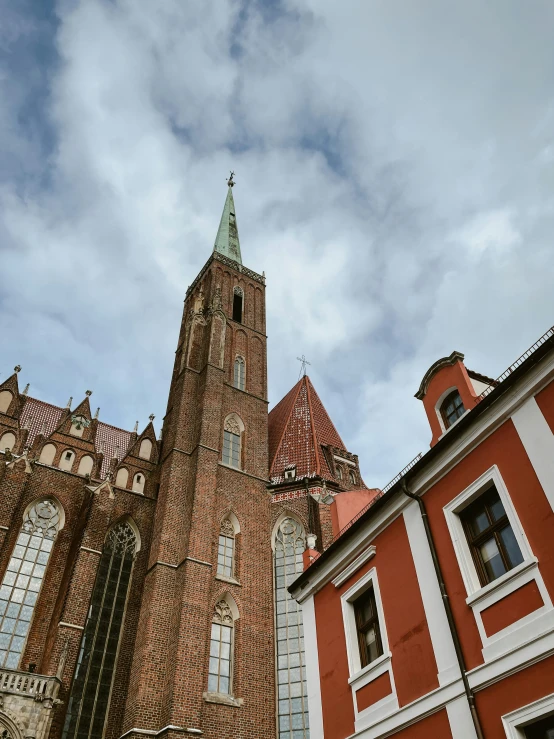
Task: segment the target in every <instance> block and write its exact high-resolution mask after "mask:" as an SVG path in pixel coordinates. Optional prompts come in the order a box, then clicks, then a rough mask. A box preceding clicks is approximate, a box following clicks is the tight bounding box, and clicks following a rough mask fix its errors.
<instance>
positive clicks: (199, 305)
mask: <svg viewBox="0 0 554 739" xmlns="http://www.w3.org/2000/svg"><path fill="white" fill-rule="evenodd" d="M203 310H204V290H203V289H202V286H200V290H199V291H198V294H197V295H196V297H195V298H194V312H195V313H202V311H203Z"/></svg>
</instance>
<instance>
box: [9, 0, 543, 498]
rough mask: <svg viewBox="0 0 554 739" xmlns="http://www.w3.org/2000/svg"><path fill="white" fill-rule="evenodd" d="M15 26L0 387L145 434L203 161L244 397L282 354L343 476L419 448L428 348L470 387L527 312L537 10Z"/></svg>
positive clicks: (163, 15) (279, 377)
mask: <svg viewBox="0 0 554 739" xmlns="http://www.w3.org/2000/svg"><path fill="white" fill-rule="evenodd" d="M31 10H32V8H25V7H23V9H22V10H19V4H18V3H15V1H13V2H12V3H11V5H10V13H9V14H8V15H6V17H7V18H8V24H9V27H8V28H7V30H5V32H4V34H3V36H2V39H0V42H1V43H2V44H3V48H7V49H8V51H10V52H11V54H12V57H11V61H9V62H8V63H7V66H4V67H0V88H1V89H0V92H2V100H3V104H2V106H1V107H0V131H1V132H2V134H3V135H2V143H1V144H0V163H1V164H2V165H3V166H2V173H1V175H0V177H1V183H2V184H1V187H0V203H1V208H2V217H1V218H0V248H1V250H2V278H3V290H2V296H1V303H0V331H1V332H2V337H3V352H2V355H3V360H4V361H3V362H2V367H0V371H1V373H2V374H1V375H0V376H5V374H6V373H7V372H9V371H10V370H11V367H12V366H13V365H14V364H15V363H16V362H19V363H21V364H22V365H23V367H24V370H23V373H22V374H23V375H24V377H22V379H23V380H24V381H30V382H31V383H32V389H34V390H35V392H36V393H37V394H39V395H40V397H42V398H44V399H45V400H52V401H54V402H59V403H64V402H65V401H66V400H67V396H69V395H74V396H76V397H80V395H82V394H83V393H84V390H85V389H86V388H87V387H89V386H93V389H94V390H95V395H94V397H95V399H97V402H98V404H99V405H101V406H102V409H103V410H102V414H101V415H102V416H103V417H104V418H105V419H106V420H107V421H110V422H112V423H115V424H118V425H126V426H130V425H132V424H133V423H134V420H135V418H136V416H137V415H138V416H139V417H140V418H141V422H145V421H146V418H147V416H148V414H149V413H150V412H151V411H152V410H154V412H156V415H157V417H158V418H161V417H162V416H163V411H164V406H165V400H166V397H167V383H168V379H169V376H170V368H171V365H172V354H173V351H174V349H175V341H176V337H177V331H178V326H179V321H180V311H181V308H182V299H183V297H184V293H185V290H186V287H187V285H188V284H190V282H191V281H192V280H193V279H194V277H195V275H196V273H197V272H198V270H199V269H200V268H201V266H202V264H203V263H204V262H205V261H206V259H207V258H208V256H209V253H210V251H211V248H212V246H213V240H214V237H215V233H216V230H217V225H218V223H219V217H220V213H221V208H222V206H223V199H224V196H225V184H224V179H225V176H226V174H227V172H228V170H229V169H231V168H232V169H235V170H236V172H237V182H238V184H237V187H236V189H235V200H236V203H237V211H238V213H237V215H238V224H239V230H240V234H241V244H242V252H243V259H244V262H245V264H247V265H248V266H249V267H251V268H253V269H255V270H257V271H259V272H261V271H262V270H264V271H265V272H266V276H267V284H268V293H267V297H268V334H269V383H270V399H271V401H272V402H275V401H277V400H278V399H279V398H280V397H281V396H282V395H283V394H284V393H285V392H286V391H287V390H288V389H289V388H290V386H291V385H292V384H293V383H294V382H295V380H296V378H297V376H298V369H299V367H298V363H297V362H296V357H297V356H298V355H300V354H302V353H305V354H306V355H307V356H308V359H309V360H310V361H311V362H312V365H311V367H310V373H311V375H312V377H313V380H314V383H315V386H316V388H317V389H318V392H319V393H320V395H321V397H322V400H323V401H324V403H325V404H326V405H327V407H328V410H329V412H330V414H331V416H332V418H333V419H334V421H335V423H336V425H337V427H338V429H339V431H340V433H341V435H342V436H343V438H344V439H345V441H346V443H347V444H348V445H349V448H351V450H352V451H354V452H356V453H358V454H359V456H360V460H361V463H362V468H363V472H364V476H365V478H366V481H367V482H368V483H369V484H383V483H384V482H386V481H387V479H389V478H390V477H392V476H393V475H394V474H395V473H396V472H397V471H398V469H399V468H400V467H402V466H403V465H404V464H405V463H406V462H407V461H409V459H410V458H411V457H412V456H414V454H415V453H416V452H417V451H419V450H422V449H424V448H425V447H426V445H427V444H428V441H429V436H430V435H429V433H428V429H427V426H426V421H425V418H424V415H423V409H422V407H421V405H420V404H419V403H418V401H416V400H415V399H414V398H413V393H414V392H415V390H416V389H417V386H418V384H419V381H420V379H421V376H422V375H423V373H424V372H425V370H426V369H427V367H428V366H429V365H430V364H431V363H432V362H433V361H434V360H436V359H437V358H438V357H439V356H442V355H445V354H449V353H450V352H451V351H452V350H453V349H458V350H460V351H463V352H464V353H465V354H466V358H467V362H468V365H469V366H470V367H472V368H474V369H477V370H482V371H484V372H487V373H491V374H497V373H500V372H501V371H502V369H504V367H505V366H506V365H508V364H509V363H510V362H511V361H512V360H513V359H514V358H515V357H516V356H517V355H518V354H519V353H520V352H521V351H523V350H524V349H525V348H526V346H527V345H529V344H531V343H532V342H533V341H534V340H535V338H537V337H538V336H539V335H540V334H541V333H542V332H543V331H544V330H545V329H546V328H547V327H548V326H549V325H550V324H551V323H552V314H553V308H554V293H553V291H552V288H551V277H550V275H551V274H552V267H553V262H554V257H553V252H552V248H551V233H552V227H553V225H554V224H553V220H554V218H553V216H554V208H553V200H552V195H551V193H552V186H553V184H554V183H553V181H552V180H553V175H552V171H551V168H550V166H549V163H550V156H549V152H550V150H551V148H552V136H551V122H552V111H553V110H554V104H553V103H552V99H553V88H552V81H551V78H550V75H549V73H548V70H549V61H550V56H551V40H550V34H549V30H550V28H551V25H552V12H553V11H552V6H551V5H550V4H549V3H547V2H546V0H544V1H543V2H537V3H534V4H533V7H532V8H529V7H527V6H526V8H525V10H522V9H521V6H520V4H519V3H517V2H516V1H515V0H502V1H501V0H498V2H497V3H493V4H492V5H486V6H485V5H483V3H481V2H478V0H473V1H472V2H469V3H465V4H464V5H463V6H461V5H460V6H453V5H452V4H446V5H445V4H444V3H441V2H438V0H424V1H423V2H420V3H418V4H417V5H416V4H413V5H410V4H406V3H400V2H394V0H393V1H392V2H391V1H390V0H387V1H386V2H385V0H380V1H379V0H378V1H377V2H373V3H371V4H368V3H363V2H351V3H347V4H346V5H345V4H344V3H342V4H337V3H336V2H335V1H334V0H317V2H315V0H287V1H286V2H283V3H282V4H274V3H271V4H269V3H262V2H246V1H245V2H239V0H234V1H233V2H228V1H227V0H206V1H205V2H203V3H202V6H201V7H199V6H196V5H195V4H194V3H192V4H191V3H182V2H179V1H178V0H164V2H152V3H136V2H133V1H132V0H115V1H114V2H111V3H106V2H103V1H101V0H80V2H78V3H74V2H60V3H59V4H58V6H57V14H58V23H59V25H58V26H57V27H56V24H55V22H54V20H53V19H52V18H50V19H48V20H45V19H44V18H42V17H41V18H40V19H34V17H33V14H32V12H31ZM4 27H5V26H4ZM45 47H46V48H48V49H51V53H50V52H49V54H47V55H46V56H45V51H44V48H45ZM54 52H55V53H56V54H57V55H58V56H57V58H56V57H55V55H54ZM23 55H26V56H27V58H28V59H32V60H33V62H34V64H33V65H31V66H32V68H33V70H40V73H39V72H38V71H37V73H36V74H34V75H33V74H31V75H29V74H28V68H29V66H30V65H29V62H27V63H26V64H23V63H22V61H21V59H22V58H23ZM22 122H23V123H22ZM39 391H40V392H39Z"/></svg>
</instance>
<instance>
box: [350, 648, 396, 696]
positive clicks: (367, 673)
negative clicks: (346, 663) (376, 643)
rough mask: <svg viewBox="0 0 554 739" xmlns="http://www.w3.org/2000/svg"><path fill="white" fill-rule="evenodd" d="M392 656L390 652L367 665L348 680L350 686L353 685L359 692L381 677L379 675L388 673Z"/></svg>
mask: <svg viewBox="0 0 554 739" xmlns="http://www.w3.org/2000/svg"><path fill="white" fill-rule="evenodd" d="M391 656H392V655H391V653H390V652H385V653H384V654H382V655H381V656H380V657H377V659H374V660H373V662H370V663H369V665H366V666H365V667H363V668H362V669H361V670H359V671H358V672H356V673H355V674H354V675H352V677H351V678H349V680H348V684H349V685H351V686H352V688H353V689H354V690H359V689H360V688H362V687H363V686H364V685H367V683H370V682H371V681H372V680H375V678H377V677H379V675H382V674H383V673H384V672H387V670H388V669H389V665H390V661H391Z"/></svg>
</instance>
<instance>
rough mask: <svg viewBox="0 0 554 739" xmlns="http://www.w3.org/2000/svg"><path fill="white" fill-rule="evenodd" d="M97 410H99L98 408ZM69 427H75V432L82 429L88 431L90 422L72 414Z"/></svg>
mask: <svg viewBox="0 0 554 739" xmlns="http://www.w3.org/2000/svg"><path fill="white" fill-rule="evenodd" d="M98 410H100V408H99V409H98ZM71 425H72V426H75V428H76V429H77V431H80V430H81V429H82V428H85V429H88V427H89V426H90V421H89V420H88V419H87V418H85V417H84V416H81V415H75V414H73V415H72V416H71Z"/></svg>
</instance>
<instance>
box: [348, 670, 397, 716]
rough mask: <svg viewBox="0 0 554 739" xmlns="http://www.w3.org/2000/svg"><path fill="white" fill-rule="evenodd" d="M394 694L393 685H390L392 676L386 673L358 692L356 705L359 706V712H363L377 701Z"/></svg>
mask: <svg viewBox="0 0 554 739" xmlns="http://www.w3.org/2000/svg"><path fill="white" fill-rule="evenodd" d="M391 693H392V685H391V684H390V675H389V673H388V672H384V673H383V674H382V675H379V677H377V678H375V680H372V681H371V682H370V683H368V684H367V685H364V687H363V688H361V689H360V690H357V691H356V703H357V704H358V711H363V710H364V709H365V708H369V706H372V705H373V704H374V703H377V701H380V700H381V699H382V698H386V696H387V695H390V694H391Z"/></svg>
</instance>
